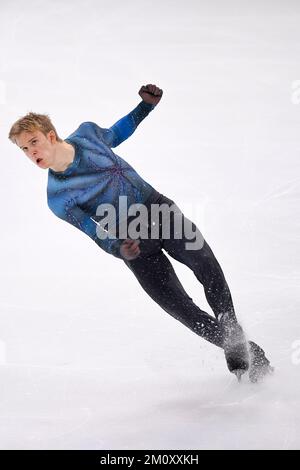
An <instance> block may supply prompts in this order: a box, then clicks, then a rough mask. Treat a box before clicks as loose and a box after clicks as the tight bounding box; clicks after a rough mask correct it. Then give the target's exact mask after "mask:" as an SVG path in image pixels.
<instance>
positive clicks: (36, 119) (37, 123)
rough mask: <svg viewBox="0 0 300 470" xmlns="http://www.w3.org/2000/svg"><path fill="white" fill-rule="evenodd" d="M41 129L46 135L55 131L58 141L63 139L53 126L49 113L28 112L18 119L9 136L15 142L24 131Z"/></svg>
mask: <svg viewBox="0 0 300 470" xmlns="http://www.w3.org/2000/svg"><path fill="white" fill-rule="evenodd" d="M36 130H39V131H41V132H42V133H43V134H44V135H45V136H46V135H47V134H48V132H50V131H54V132H55V137H56V140H57V141H58V142H62V139H61V138H60V137H59V136H58V134H57V132H56V129H55V127H54V126H53V124H52V122H51V119H50V117H49V116H48V115H47V114H37V113H31V112H30V113H28V114H26V116H23V117H21V118H20V119H18V120H17V121H16V122H15V123H14V124H13V126H12V127H11V129H10V131H9V134H8V138H9V139H10V140H11V141H12V142H13V143H14V144H15V143H16V140H15V138H16V137H18V136H19V135H20V134H21V133H22V132H34V131H36Z"/></svg>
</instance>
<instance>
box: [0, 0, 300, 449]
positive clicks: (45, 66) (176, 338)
mask: <svg viewBox="0 0 300 470" xmlns="http://www.w3.org/2000/svg"><path fill="white" fill-rule="evenodd" d="M299 23H300V5H299V2H298V1H297V0H285V1H283V0H281V1H279V0H276V1H274V0H272V1H271V0H262V1H258V0H256V1H252V2H248V1H238V0H236V1H234V0H230V1H221V0H219V1H216V0H204V1H198V0H185V1H179V0H163V1H158V0H153V1H146V0H139V1H137V0H135V1H121V0H110V1H103V0H100V1H96V0H84V1H78V0H64V1H63V2H61V1H50V0H48V1H38V0H36V1H34V0H27V1H26V2H23V1H16V0H3V1H2V2H1V4H0V138H1V185H0V201H1V246H0V256H1V259H0V261H1V278H0V285H1V303H0V307H1V315H0V362H1V364H0V374H1V384H2V385H1V390H0V447H1V448H2V449H17V448H19V449H117V448H119V449H135V448H137V449H202V448H219V449H229V448H231V449H243V448H244V449H245V448H252V449H253V448H256V449H262V448H272V449H275V448H277V449H292V448H293V449H294V448H297V447H298V448H299V444H300V437H299V436H300V424H299V423H300V399H299V396H300V351H299V350H300V324H299V199H300V190H299V181H300V179H299V151H300V134H299V120H300V104H299V102H300V99H299V97H300V93H299V94H297V87H298V88H300V86H299V84H298V85H297V82H296V81H297V80H299V79H300V66H299V57H300V32H299ZM147 83H153V84H156V85H157V86H159V87H160V88H162V89H163V91H164V94H163V98H162V100H161V102H160V103H159V105H158V106H157V107H156V108H155V109H154V111H153V112H152V113H151V114H150V115H149V116H148V117H147V118H146V119H145V120H144V121H143V122H142V123H141V124H140V126H139V127H138V129H137V130H136V132H135V133H134V134H133V136H131V137H130V138H129V139H128V140H127V141H125V142H124V143H123V144H122V145H121V146H120V147H117V148H116V149H114V150H115V153H117V154H118V155H120V156H122V157H123V158H124V159H125V160H127V161H128V162H129V163H130V164H131V165H132V166H133V167H134V168H135V169H136V170H137V171H138V173H139V174H140V175H141V176H142V177H143V178H144V179H145V180H146V181H148V182H149V183H150V184H151V185H152V186H154V187H155V188H156V189H157V190H158V191H160V192H162V193H164V194H165V195H166V196H167V197H169V198H172V199H174V200H175V202H176V203H177V204H178V205H179V207H181V208H182V209H183V210H184V212H185V214H186V215H187V216H189V217H190V218H191V219H193V221H194V222H195V223H196V224H197V225H198V227H199V228H200V230H201V231H202V233H203V235H204V236H205V238H206V240H207V241H208V243H209V244H210V246H211V247H212V249H213V251H214V253H215V255H216V257H217V259H218V260H219V262H220V263H221V265H222V268H223V270H224V273H225V275H226V278H227V281H228V283H229V285H230V288H231V291H232V296H233V300H234V304H235V307H236V312H237V315H238V317H239V319H240V321H241V323H242V324H243V326H244V328H245V329H246V331H247V334H248V336H249V337H250V338H252V339H254V340H255V341H257V342H258V343H259V344H261V345H262V347H263V348H264V349H265V350H266V352H267V355H268V357H269V358H270V360H271V362H272V364H273V365H274V366H275V368H276V374H275V375H274V376H273V377H271V378H269V379H268V380H266V381H265V382H264V383H263V384H260V385H252V384H249V383H247V381H246V380H244V383H243V384H241V385H240V384H238V383H237V382H236V380H235V378H234V377H233V376H232V375H231V374H229V372H228V371H227V368H226V365H225V361H224V357H223V353H222V351H221V350H219V349H216V348H215V347H214V346H212V345H211V344H209V343H207V342H205V341H204V340H202V339H201V338H200V337H199V336H197V335H195V334H194V333H192V332H191V331H190V330H189V329H187V328H186V327H184V326H183V325H182V324H180V323H179V322H177V321H176V320H174V319H173V318H172V317H170V316H169V315H168V314H167V313H166V312H164V311H163V310H162V309H161V308H160V307H159V306H158V305H157V304H155V303H154V302H153V301H152V300H151V299H150V297H148V296H147V294H146V293H144V291H143V290H142V289H141V287H140V286H139V284H138V283H137V281H136V279H135V278H134V276H133V275H132V273H131V272H130V271H129V270H128V269H127V267H126V266H125V265H123V263H122V261H120V260H118V259H117V258H114V257H113V256H109V255H108V254H107V253H105V252H104V251H102V250H101V249H99V247H98V246H97V245H96V244H95V243H94V242H93V241H92V240H90V239H89V238H88V237H87V236H86V235H85V234H83V233H82V232H80V231H79V230H76V229H75V228H74V227H72V226H70V225H69V224H67V223H65V222H63V221H61V220H60V219H58V218H56V217H55V216H54V215H53V214H52V213H51V212H50V210H49V209H48V207H47V202H46V185H47V170H41V169H39V168H38V167H36V166H34V165H33V164H32V163H31V162H30V161H29V159H27V158H26V156H25V155H24V154H23V153H22V152H21V151H20V150H19V149H18V147H17V146H14V145H13V144H12V143H11V142H10V141H9V140H8V138H7V135H8V132H9V129H10V127H11V125H12V124H13V123H14V122H15V121H16V120H17V119H18V118H19V117H21V116H23V115H24V114H26V113H27V112H29V111H34V112H38V113H47V114H49V115H50V117H51V118H52V120H53V122H54V124H55V126H56V128H57V131H58V133H59V135H60V136H61V137H62V138H66V137H67V136H68V135H69V134H70V133H71V132H73V130H74V129H76V128H77V127H78V125H79V124H80V123H81V122H83V121H86V120H89V121H94V122H97V123H98V124H99V125H100V126H101V127H110V126H111V125H112V124H113V123H114V122H116V121H117V120H118V119H120V118H121V117H122V116H124V115H126V114H127V113H128V112H130V111H131V110H132V109H133V108H134V107H135V106H136V105H137V104H138V103H139V102H140V97H139V96H138V90H139V88H140V87H141V86H142V85H145V84H147ZM293 86H295V87H296V89H295V90H294V95H293ZM173 265H174V267H175V269H176V271H177V273H178V275H179V277H180V280H181V281H182V283H183V285H184V286H185V288H186V290H187V291H188V293H189V295H191V296H192V298H193V299H194V301H195V302H196V303H197V304H198V305H199V306H201V307H202V308H203V309H206V310H207V311H208V312H209V313H211V311H210V309H209V306H208V304H207V302H206V299H205V296H204V291H203V288H202V286H201V284H199V283H198V281H197V280H196V278H195V277H194V275H193V273H192V272H191V271H190V270H188V268H186V267H185V266H183V265H181V264H180V263H178V262H177V261H174V260H173Z"/></svg>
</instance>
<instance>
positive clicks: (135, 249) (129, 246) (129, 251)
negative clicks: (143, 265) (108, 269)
mask: <svg viewBox="0 0 300 470" xmlns="http://www.w3.org/2000/svg"><path fill="white" fill-rule="evenodd" d="M139 244H140V240H131V239H130V238H127V240H124V241H123V243H122V245H121V247H120V253H121V256H123V258H125V259H127V260H128V261H131V260H133V259H135V258H137V257H138V256H139V254H140V252H141V250H140V248H139Z"/></svg>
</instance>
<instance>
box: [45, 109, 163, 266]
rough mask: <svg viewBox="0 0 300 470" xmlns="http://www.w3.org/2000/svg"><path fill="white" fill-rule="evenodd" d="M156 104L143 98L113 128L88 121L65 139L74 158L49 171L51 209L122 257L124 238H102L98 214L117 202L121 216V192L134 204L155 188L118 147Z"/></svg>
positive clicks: (48, 197) (49, 204) (101, 245)
mask: <svg viewBox="0 0 300 470" xmlns="http://www.w3.org/2000/svg"><path fill="white" fill-rule="evenodd" d="M154 107H155V106H154V105H151V104H148V103H146V102H144V101H141V102H140V103H139V104H138V106H137V107H136V108H135V109H133V111H131V112H130V113H129V114H127V115H126V116H124V117H123V118H121V119H120V120H119V121H117V122H116V123H115V124H114V125H113V126H112V127H110V128H108V129H105V128H101V127H99V126H98V125H97V124H95V123H94V122H83V123H82V124H80V126H79V127H78V129H76V130H75V131H74V132H73V133H72V134H71V135H69V136H68V137H67V138H66V139H65V141H66V142H68V143H69V144H71V145H73V147H74V148H75V156H74V160H73V162H72V163H71V164H70V165H69V166H68V167H67V168H66V170H64V171H59V172H57V171H53V170H52V169H50V168H49V170H48V185H47V202H48V206H49V208H50V209H51V211H52V212H53V213H54V214H55V215H56V216H57V217H59V218H61V219H63V220H65V221H66V222H69V223H70V224H72V225H74V226H75V227H76V228H78V229H80V230H82V231H83V232H84V233H85V234H86V235H88V236H89V237H90V238H92V240H94V242H95V243H97V245H98V246H100V247H101V248H102V249H103V250H105V251H106V252H107V253H109V254H112V255H114V256H116V257H117V258H121V255H120V253H119V248H120V244H121V243H122V241H123V240H119V239H113V238H111V237H107V238H105V239H100V238H99V237H98V236H97V223H95V220H93V219H94V217H95V215H96V211H97V207H98V206H99V204H103V203H110V204H112V205H113V206H114V207H115V209H116V214H117V217H118V206H119V196H127V201H128V206H129V205H130V204H134V203H144V202H145V201H146V200H147V199H148V197H149V196H150V195H151V194H152V193H153V191H155V190H154V188H153V187H152V186H151V185H150V184H148V183H147V182H146V181H145V180H144V179H143V178H142V177H141V176H140V175H139V174H138V173H137V172H136V171H135V170H134V168H132V166H131V165H129V164H128V163H127V162H126V161H125V160H124V159H123V158H121V157H120V156H118V155H116V154H115V153H114V152H113V151H112V148H113V147H117V146H118V145H120V144H121V142H123V141H124V140H126V139H127V138H128V137H129V136H130V135H131V134H132V133H133V132H134V131H135V129H136V128H137V126H138V124H139V123H140V122H141V121H142V120H143V119H144V118H145V117H146V116H147V115H148V114H149V112H150V111H152V110H153V109H154Z"/></svg>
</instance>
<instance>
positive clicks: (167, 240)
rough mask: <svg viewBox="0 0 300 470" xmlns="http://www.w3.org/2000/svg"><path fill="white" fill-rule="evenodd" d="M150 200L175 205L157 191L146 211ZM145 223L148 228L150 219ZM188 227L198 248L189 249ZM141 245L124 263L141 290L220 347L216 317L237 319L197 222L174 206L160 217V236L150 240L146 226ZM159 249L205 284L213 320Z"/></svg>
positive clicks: (212, 255) (223, 278)
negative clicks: (166, 233) (166, 228)
mask: <svg viewBox="0 0 300 470" xmlns="http://www.w3.org/2000/svg"><path fill="white" fill-rule="evenodd" d="M152 203H156V204H167V206H168V207H171V206H172V204H175V203H174V201H172V200H171V199H169V198H167V197H166V196H164V195H162V194H160V196H159V197H158V198H157V197H156V199H155V200H153V201H148V204H146V205H148V209H149V213H150V205H151V204H152ZM176 207H177V206H176ZM174 214H175V215H174ZM166 218H168V220H169V221H170V224H169V225H170V232H169V236H168V237H165V236H164V234H163V230H162V227H163V223H164V221H166ZM178 220H179V224H178ZM148 222H149V227H151V219H150V218H149V221H148ZM180 226H181V231H180V232H181V233H180V237H179V238H178V237H177V236H176V233H177V234H178V228H179V227H180ZM186 227H189V228H190V231H189V235H187V234H186V231H185V230H186ZM191 230H192V232H193V233H195V238H194V240H198V243H197V244H196V245H195V246H197V247H198V248H197V249H188V248H187V245H186V244H187V243H189V244H191V243H192V242H193V239H192V238H191V235H190V234H191ZM199 241H201V243H199ZM190 246H191V245H190ZM199 246H200V247H199ZM140 248H141V254H140V255H139V256H138V257H137V258H136V259H135V260H132V261H125V263H126V264H127V266H128V267H129V268H130V269H131V270H132V272H133V273H134V275H135V276H136V278H137V280H138V281H139V283H140V284H141V286H142V287H143V289H144V290H145V291H146V292H147V293H148V294H149V295H150V297H151V298H152V299H153V300H154V301H155V302H157V303H158V304H159V305H160V306H161V307H162V308H163V309H164V310H165V311H167V312H168V313H169V314H170V315H172V316H173V317H174V318H176V319H177V320H179V321H180V322H181V323H183V324H184V325H186V326H188V327H189V328H190V329H191V330H193V331H194V332H195V333H197V334H199V335H200V336H202V337H203V338H205V339H206V340H208V341H210V342H211V343H213V344H215V345H217V346H220V347H222V345H223V333H222V330H221V328H220V326H219V320H220V318H221V317H222V316H223V315H226V318H227V319H230V320H231V321H234V322H236V317H235V313H234V307H233V303H232V298H231V294H230V291H229V287H228V285H227V283H226V280H225V277H224V274H223V271H222V269H221V267H220V265H219V263H218V261H217V260H216V258H215V256H214V254H213V252H212V250H211V248H210V247H209V245H208V244H207V243H206V241H205V240H204V239H203V237H202V235H201V233H200V231H199V229H198V228H197V227H196V225H195V224H194V223H192V222H191V221H189V220H188V219H187V218H186V217H185V216H184V215H183V213H182V212H181V211H180V209H179V208H178V207H177V210H175V211H174V212H172V211H170V213H169V214H168V215H167V216H166V214H165V215H164V216H163V217H161V219H160V221H159V238H158V239H153V238H152V239H151V232H150V228H149V239H148V240H147V239H143V240H141V243H140ZM162 249H164V250H165V251H166V252H167V253H168V254H169V255H170V256H171V257H173V258H174V259H176V260H177V261H180V262H181V263H183V264H185V265H186V266H188V267H189V268H190V269H192V271H193V272H194V274H195V276H196V277H197V279H198V280H199V281H200V282H201V284H202V285H203V287H204V292H205V296H206V298H207V301H208V303H209V305H210V307H211V308H212V310H213V312H214V315H215V317H216V319H215V318H213V317H212V316H210V315H209V314H208V313H206V312H204V311H203V310H201V309H200V308H199V307H198V306H197V305H195V304H194V302H193V300H192V299H191V298H190V297H189V296H188V294H187V293H186V291H185V290H184V288H183V286H182V284H181V283H180V281H179V279H178V277H177V275H176V273H175V271H174V269H173V266H172V264H171V262H170V261H169V259H168V258H167V256H166V255H165V254H164V253H163V252H162Z"/></svg>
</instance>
